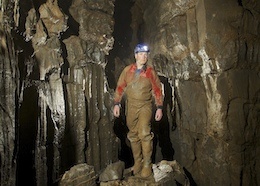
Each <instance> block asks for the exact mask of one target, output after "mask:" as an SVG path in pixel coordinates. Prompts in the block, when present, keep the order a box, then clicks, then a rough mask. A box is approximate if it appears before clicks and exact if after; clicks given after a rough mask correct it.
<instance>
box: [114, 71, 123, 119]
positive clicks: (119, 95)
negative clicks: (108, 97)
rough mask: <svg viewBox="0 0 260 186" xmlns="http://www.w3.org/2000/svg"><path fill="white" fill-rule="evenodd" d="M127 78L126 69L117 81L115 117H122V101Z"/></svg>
mask: <svg viewBox="0 0 260 186" xmlns="http://www.w3.org/2000/svg"><path fill="white" fill-rule="evenodd" d="M125 77H126V68H125V69H124V70H123V72H122V73H121V74H120V76H119V79H118V81H117V87H116V90H115V95H114V110H113V114H114V116H115V117H119V116H120V102H121V100H122V97H123V94H124V90H125V87H126V81H125Z"/></svg>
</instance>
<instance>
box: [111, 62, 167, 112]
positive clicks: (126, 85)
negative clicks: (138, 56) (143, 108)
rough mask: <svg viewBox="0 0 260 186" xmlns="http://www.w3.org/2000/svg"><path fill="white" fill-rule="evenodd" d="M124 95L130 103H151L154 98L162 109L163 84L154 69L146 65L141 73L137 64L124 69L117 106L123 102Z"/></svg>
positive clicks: (120, 79)
mask: <svg viewBox="0 0 260 186" xmlns="http://www.w3.org/2000/svg"><path fill="white" fill-rule="evenodd" d="M124 93H126V97H127V100H129V101H131V100H133V101H151V100H152V96H153V97H154V100H155V104H156V106H157V107H160V108H162V105H163V95H162V86H161V82H160V79H159V78H158V76H157V74H156V72H155V70H154V69H153V67H151V66H149V65H146V66H145V68H144V69H141V70H140V71H139V73H138V72H137V66H136V64H135V63H134V64H131V65H128V66H127V67H125V68H124V70H123V71H122V73H121V75H120V77H119V79H118V82H117V87H116V90H115V96H114V103H115V104H119V103H120V102H121V99H122V96H123V94H124Z"/></svg>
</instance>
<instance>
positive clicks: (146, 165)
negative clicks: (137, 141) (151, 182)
mask: <svg viewBox="0 0 260 186" xmlns="http://www.w3.org/2000/svg"><path fill="white" fill-rule="evenodd" d="M152 151H153V146H152V139H149V140H142V154H143V168H142V171H141V177H143V178H147V177H149V176H151V175H152V160H151V156H152Z"/></svg>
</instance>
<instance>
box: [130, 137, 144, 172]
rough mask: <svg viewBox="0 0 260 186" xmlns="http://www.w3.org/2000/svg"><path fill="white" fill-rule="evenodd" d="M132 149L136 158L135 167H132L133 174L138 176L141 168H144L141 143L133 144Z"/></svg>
mask: <svg viewBox="0 0 260 186" xmlns="http://www.w3.org/2000/svg"><path fill="white" fill-rule="evenodd" d="M131 148H132V152H133V157H134V166H133V167H132V170H133V174H134V175H137V174H138V173H140V171H141V168H142V146H141V142H140V141H137V142H131Z"/></svg>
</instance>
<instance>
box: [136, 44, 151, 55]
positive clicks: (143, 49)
mask: <svg viewBox="0 0 260 186" xmlns="http://www.w3.org/2000/svg"><path fill="white" fill-rule="evenodd" d="M138 52H150V49H149V47H148V45H146V44H143V43H140V44H137V45H136V47H135V50H134V53H135V54H137V53H138Z"/></svg>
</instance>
